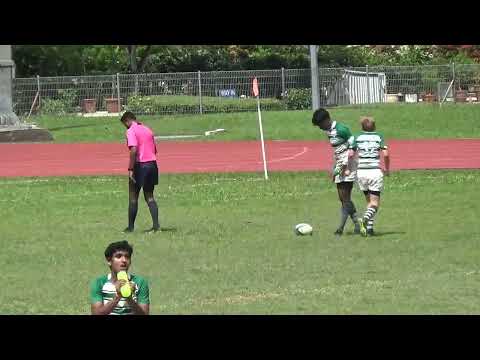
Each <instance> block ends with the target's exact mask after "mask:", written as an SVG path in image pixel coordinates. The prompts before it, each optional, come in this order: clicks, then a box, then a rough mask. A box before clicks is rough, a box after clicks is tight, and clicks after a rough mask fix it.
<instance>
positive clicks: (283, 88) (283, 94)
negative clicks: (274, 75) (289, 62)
mask: <svg viewBox="0 0 480 360" xmlns="http://www.w3.org/2000/svg"><path fill="white" fill-rule="evenodd" d="M283 97H285V68H283V67H282V98H283Z"/></svg>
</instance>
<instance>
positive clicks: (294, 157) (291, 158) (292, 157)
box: [257, 146, 308, 164]
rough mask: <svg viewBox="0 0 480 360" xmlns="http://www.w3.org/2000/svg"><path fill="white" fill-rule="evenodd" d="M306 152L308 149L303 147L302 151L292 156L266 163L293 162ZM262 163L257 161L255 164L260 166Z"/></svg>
mask: <svg viewBox="0 0 480 360" xmlns="http://www.w3.org/2000/svg"><path fill="white" fill-rule="evenodd" d="M307 152H308V147H306V146H304V147H303V150H302V151H300V152H299V153H296V154H294V155H292V156H287V157H283V158H280V159H273V160H268V161H267V163H275V162H282V161H286V160H294V159H296V158H297V157H299V156H302V155H303V154H306V153H307ZM262 163H263V162H261V161H257V164H262Z"/></svg>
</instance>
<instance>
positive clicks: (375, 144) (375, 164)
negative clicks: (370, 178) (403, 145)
mask: <svg viewBox="0 0 480 360" xmlns="http://www.w3.org/2000/svg"><path fill="white" fill-rule="evenodd" d="M351 148H352V149H354V150H357V154H358V169H380V150H382V149H387V145H385V141H384V139H383V135H382V134H380V133H377V132H375V131H372V132H368V131H363V132H362V133H361V134H359V135H357V136H355V137H354V140H353V144H352V145H351Z"/></svg>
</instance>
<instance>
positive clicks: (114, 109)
mask: <svg viewBox="0 0 480 360" xmlns="http://www.w3.org/2000/svg"><path fill="white" fill-rule="evenodd" d="M120 101H122V99H120ZM118 105H119V104H118V99H117V98H108V99H105V106H106V108H107V111H108V112H109V113H119V112H120V107H119V106H118ZM120 106H121V105H120Z"/></svg>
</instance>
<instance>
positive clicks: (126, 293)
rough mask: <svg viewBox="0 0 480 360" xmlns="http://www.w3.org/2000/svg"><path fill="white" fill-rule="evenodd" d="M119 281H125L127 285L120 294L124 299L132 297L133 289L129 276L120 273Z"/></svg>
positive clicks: (124, 272)
mask: <svg viewBox="0 0 480 360" xmlns="http://www.w3.org/2000/svg"><path fill="white" fill-rule="evenodd" d="M117 280H125V281H126V282H127V283H126V284H125V285H122V287H120V294H122V297H124V298H128V297H130V295H132V288H131V287H130V283H129V282H128V275H127V272H126V271H119V272H118V273H117Z"/></svg>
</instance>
